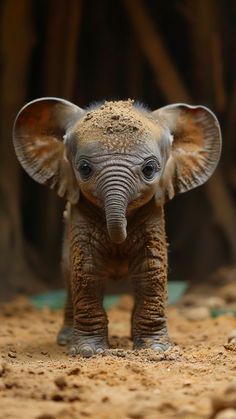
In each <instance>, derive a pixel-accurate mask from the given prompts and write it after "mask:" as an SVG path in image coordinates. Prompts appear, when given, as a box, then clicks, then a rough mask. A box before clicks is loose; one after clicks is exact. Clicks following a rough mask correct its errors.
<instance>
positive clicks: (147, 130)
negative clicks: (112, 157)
mask: <svg viewBox="0 0 236 419" xmlns="http://www.w3.org/2000/svg"><path fill="white" fill-rule="evenodd" d="M161 131H162V128H161V127H160V126H158V125H157V124H156V123H155V122H154V120H152V118H151V117H149V115H148V113H144V112H142V111H139V110H138V109H136V108H135V107H134V106H133V101H131V100H128V101H118V102H105V103H104V105H102V106H101V107H99V108H97V109H93V110H91V111H90V112H88V113H87V114H86V116H85V117H84V118H82V119H81V120H80V122H79V123H78V124H77V126H76V127H75V128H74V133H75V134H76V135H77V136H78V138H79V141H80V144H83V143H84V144H85V143H88V142H90V141H93V142H94V141H95V142H98V143H99V144H101V145H102V146H104V147H105V148H106V149H108V150H114V151H120V150H121V149H122V150H123V151H126V150H129V149H130V148H132V147H133V146H135V145H139V144H142V143H145V142H147V141H150V140H151V139H152V138H157V139H158V138H159V137H160V136H161Z"/></svg>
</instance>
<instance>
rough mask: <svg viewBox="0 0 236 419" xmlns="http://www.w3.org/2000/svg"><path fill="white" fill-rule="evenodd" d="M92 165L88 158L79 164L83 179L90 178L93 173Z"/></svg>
mask: <svg viewBox="0 0 236 419" xmlns="http://www.w3.org/2000/svg"><path fill="white" fill-rule="evenodd" d="M92 171H93V170H92V167H91V165H90V163H88V162H87V161H86V160H81V161H80V162H79V165H78V172H79V174H80V176H81V177H82V179H83V180H88V179H89V178H90V176H91V174H92Z"/></svg>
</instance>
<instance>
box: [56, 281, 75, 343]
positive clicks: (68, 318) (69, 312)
mask: <svg viewBox="0 0 236 419" xmlns="http://www.w3.org/2000/svg"><path fill="white" fill-rule="evenodd" d="M73 319H74V310H73V302H72V295H71V289H70V285H69V281H68V285H67V296H66V302H65V307H64V322H63V325H62V327H61V329H60V330H59V333H58V335H57V343H58V344H59V345H67V344H68V343H69V342H70V340H71V337H72V332H73Z"/></svg>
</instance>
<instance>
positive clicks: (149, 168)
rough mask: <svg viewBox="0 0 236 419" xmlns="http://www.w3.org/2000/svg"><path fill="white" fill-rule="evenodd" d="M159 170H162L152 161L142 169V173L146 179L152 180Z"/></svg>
mask: <svg viewBox="0 0 236 419" xmlns="http://www.w3.org/2000/svg"><path fill="white" fill-rule="evenodd" d="M159 169H160V168H159V166H158V164H157V163H156V162H155V161H153V160H151V161H148V162H147V163H145V165H144V166H143V167H142V173H143V175H144V177H145V179H147V180H152V179H153V178H154V177H155V175H156V174H157V172H158V170H159Z"/></svg>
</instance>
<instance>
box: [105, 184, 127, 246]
mask: <svg viewBox="0 0 236 419" xmlns="http://www.w3.org/2000/svg"><path fill="white" fill-rule="evenodd" d="M127 204H128V200H127V197H126V196H125V194H123V193H121V192H120V191H115V190H112V191H110V192H108V193H106V194H105V214H106V222H107V230H108V234H109V237H110V239H111V241H112V242H113V243H116V244H119V243H122V242H123V241H125V239H126V236H127V232H126V227H127V221H126V208H127Z"/></svg>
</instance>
